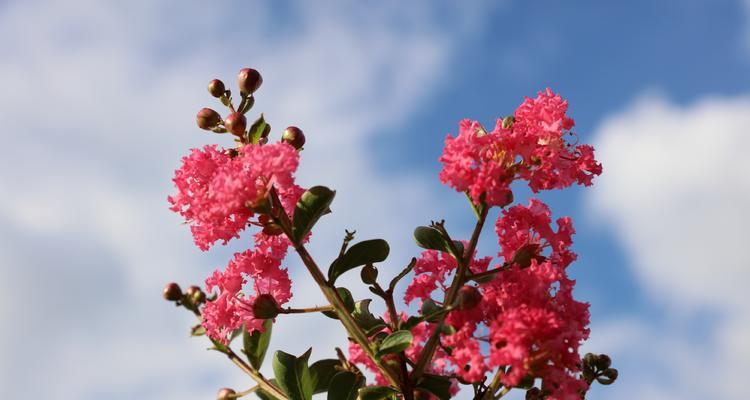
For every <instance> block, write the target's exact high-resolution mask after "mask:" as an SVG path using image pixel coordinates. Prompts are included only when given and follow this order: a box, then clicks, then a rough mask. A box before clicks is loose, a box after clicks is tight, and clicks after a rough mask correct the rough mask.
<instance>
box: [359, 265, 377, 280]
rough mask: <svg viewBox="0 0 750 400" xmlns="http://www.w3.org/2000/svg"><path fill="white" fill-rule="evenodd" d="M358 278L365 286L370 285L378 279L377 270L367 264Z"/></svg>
mask: <svg viewBox="0 0 750 400" xmlns="http://www.w3.org/2000/svg"><path fill="white" fill-rule="evenodd" d="M359 276H360V278H362V282H364V283H365V284H366V285H372V284H374V283H375V282H376V281H377V279H378V269H377V268H375V266H374V265H372V264H367V265H365V266H364V267H363V268H362V271H361V272H360V274H359Z"/></svg>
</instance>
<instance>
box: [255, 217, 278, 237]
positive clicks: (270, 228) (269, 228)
mask: <svg viewBox="0 0 750 400" xmlns="http://www.w3.org/2000/svg"><path fill="white" fill-rule="evenodd" d="M258 222H259V223H260V224H261V225H263V233H264V234H266V235H268V236H277V235H280V234H282V233H284V231H283V230H282V229H281V226H280V225H279V224H277V223H275V222H273V221H272V220H271V217H269V216H268V215H267V214H261V216H260V217H258Z"/></svg>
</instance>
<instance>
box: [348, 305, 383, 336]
mask: <svg viewBox="0 0 750 400" xmlns="http://www.w3.org/2000/svg"><path fill="white" fill-rule="evenodd" d="M371 301H372V299H364V300H360V301H358V302H357V303H356V304H355V306H354V311H353V312H352V317H353V318H354V321H355V322H357V325H359V326H360V327H361V328H362V329H364V330H365V332H366V333H367V335H368V336H369V335H372V334H374V333H376V332H378V331H380V330H382V329H383V328H385V326H386V324H385V321H383V319H382V318H380V317H375V316H374V315H372V313H371V312H370V302H371Z"/></svg>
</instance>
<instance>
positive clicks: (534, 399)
mask: <svg viewBox="0 0 750 400" xmlns="http://www.w3.org/2000/svg"><path fill="white" fill-rule="evenodd" d="M541 398H542V391H541V390H539V388H537V387H533V388H531V389H529V390H527V391H526V400H540V399H541Z"/></svg>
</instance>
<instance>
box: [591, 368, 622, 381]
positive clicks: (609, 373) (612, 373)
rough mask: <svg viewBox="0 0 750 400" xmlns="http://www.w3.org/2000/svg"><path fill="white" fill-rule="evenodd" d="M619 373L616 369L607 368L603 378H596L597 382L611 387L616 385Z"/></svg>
mask: <svg viewBox="0 0 750 400" xmlns="http://www.w3.org/2000/svg"><path fill="white" fill-rule="evenodd" d="M618 375H619V373H618V372H617V370H616V369H614V368H607V369H606V370H604V372H603V373H602V374H601V376H599V377H597V378H596V381H597V382H599V383H601V384H602V385H611V384H613V383H615V381H616V380H617V376H618Z"/></svg>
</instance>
